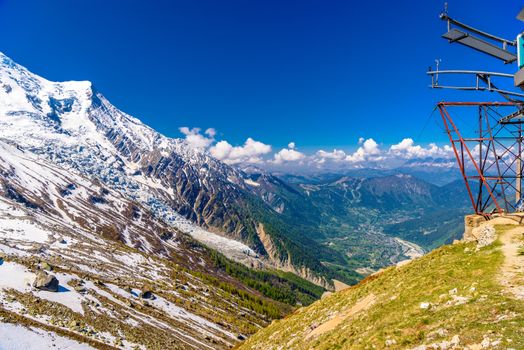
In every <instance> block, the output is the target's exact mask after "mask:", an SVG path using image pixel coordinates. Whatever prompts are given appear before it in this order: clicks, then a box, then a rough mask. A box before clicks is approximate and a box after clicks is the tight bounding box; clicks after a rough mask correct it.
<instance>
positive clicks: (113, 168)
mask: <svg viewBox="0 0 524 350" xmlns="http://www.w3.org/2000/svg"><path fill="white" fill-rule="evenodd" d="M0 124H1V127H0V130H1V131H0V334H2V336H1V337H0V348H11V346H16V348H18V346H22V345H23V344H22V343H20V342H21V341H22V339H28V341H30V340H31V339H33V341H32V343H31V344H32V346H33V348H34V346H36V344H39V346H40V345H41V346H42V347H41V348H46V347H52V346H59V347H61V348H64V347H68V348H71V347H73V348H77V347H78V348H91V347H95V348H101V349H109V348H116V347H119V348H120V347H124V348H152V349H167V348H170V349H176V348H184V349H185V348H194V349H206V348H207V349H215V348H230V347H232V346H234V345H235V344H236V343H238V342H239V341H241V340H243V339H244V338H245V337H247V336H248V335H250V334H252V333H253V332H255V331H256V330H258V329H260V327H263V326H264V325H266V324H267V323H268V322H270V320H272V319H274V318H279V317H282V316H283V315H285V314H287V313H288V312H290V311H291V310H292V308H293V307H295V305H297V304H309V303H311V302H312V301H314V300H315V299H317V298H318V297H319V296H320V295H321V293H322V291H323V288H321V287H319V286H316V285H314V284H312V283H310V282H307V281H305V280H302V279H301V278H299V277H297V276H296V275H293V274H291V273H286V272H282V271H277V270H274V269H273V268H272V266H273V265H272V264H271V262H270V261H269V260H268V259H267V258H265V257H264V256H262V255H261V254H260V252H261V251H262V249H261V245H260V244H258V245H257V243H256V241H254V238H253V237H254V236H250V231H249V230H248V229H247V227H248V224H249V221H246V220H249V216H246V215H245V214H244V212H243V210H246V209H247V208H243V207H241V206H240V205H239V204H238V203H241V201H242V200H245V201H246V203H247V202H248V201H249V200H250V198H249V197H247V193H246V192H245V191H244V188H245V186H246V185H245V184H244V180H243V178H242V174H241V173H240V172H238V171H236V170H235V169H233V168H231V167H228V166H226V165H224V164H222V163H220V162H218V161H216V160H214V159H213V158H211V157H209V156H208V155H207V154H205V153H202V152H199V151H198V150H194V149H191V148H189V147H188V146H187V145H186V144H184V142H183V141H181V140H174V139H168V138H166V137H163V136H162V135H160V134H158V133H157V132H155V131H154V130H152V129H150V128H148V127H147V126H145V125H143V124H141V123H140V122H139V121H138V120H136V119H134V118H132V117H130V116H128V115H126V114H124V113H122V112H120V111H119V110H117V109H116V108H115V107H113V106H112V105H111V104H109V102H108V101H107V100H105V99H104V97H103V96H102V95H101V94H100V93H98V92H97V91H96V90H95V89H94V88H93V87H92V85H91V83H89V82H65V83H53V82H50V81H47V80H45V79H43V78H40V77H38V76H36V75H34V74H32V73H30V72H29V71H27V70H26V69H25V68H23V67H21V66H19V65H17V64H16V63H14V62H13V61H12V60H11V59H9V58H8V57H6V56H4V55H0ZM226 194H227V196H226ZM246 218H247V219H246ZM198 225H201V226H202V227H205V228H208V229H207V230H206V229H203V228H201V226H198ZM219 228H222V229H223V231H220V232H227V233H228V234H229V237H235V238H237V239H238V240H233V239H231V238H226V237H225V236H222V235H219V234H217V233H213V232H212V231H217V232H218V230H219ZM254 229H255V228H253V230H254ZM241 239H243V240H244V241H245V242H246V243H247V244H249V245H250V246H251V247H252V248H251V247H250V246H248V245H247V244H245V243H241V242H240V240H241ZM198 241H201V242H203V243H204V244H205V245H203V244H202V243H199V242H198ZM209 247H210V248H209ZM212 248H220V250H221V251H222V252H224V253H225V254H226V255H227V256H228V257H229V258H230V259H232V260H230V259H229V258H226V257H225V256H224V255H222V254H221V253H219V252H217V251H216V250H212ZM256 250H258V251H259V252H257V251H256ZM235 261H236V262H235ZM248 266H249V267H248ZM252 266H255V267H265V268H264V269H263V270H253V269H251V268H250V267H252ZM23 326H24V327H23ZM25 327H27V328H25ZM34 339H39V340H38V341H34ZM21 344H22V345H21ZM80 344H84V345H85V346H84V345H80Z"/></svg>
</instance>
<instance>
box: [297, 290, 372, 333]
mask: <svg viewBox="0 0 524 350" xmlns="http://www.w3.org/2000/svg"><path fill="white" fill-rule="evenodd" d="M376 300H377V298H376V297H375V295H374V294H369V295H367V296H366V297H365V298H362V299H360V300H359V301H357V303H356V304H355V305H353V307H352V308H350V309H349V310H347V311H346V312H344V313H343V314H341V315H338V316H335V317H333V318H332V319H330V320H329V321H326V322H324V323H322V324H321V325H320V326H318V327H317V328H315V329H313V331H312V332H311V333H309V334H308V335H307V336H306V339H309V338H311V337H316V336H319V335H321V334H323V333H326V332H329V331H331V330H333V329H335V327H337V326H338V325H339V324H341V323H342V322H343V321H344V320H346V319H347V318H349V317H352V316H354V315H356V314H358V313H359V312H362V311H364V310H367V309H369V308H370V307H371V306H373V304H375V302H376Z"/></svg>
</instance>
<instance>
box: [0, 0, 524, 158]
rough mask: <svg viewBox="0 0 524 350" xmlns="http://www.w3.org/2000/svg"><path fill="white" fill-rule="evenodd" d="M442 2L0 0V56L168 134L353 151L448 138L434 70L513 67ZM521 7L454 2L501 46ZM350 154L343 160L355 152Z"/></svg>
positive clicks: (514, 30)
mask: <svg viewBox="0 0 524 350" xmlns="http://www.w3.org/2000/svg"><path fill="white" fill-rule="evenodd" d="M442 8H443V1H415V0H413V1H407V0H406V1H307V0H305V1H304V0H301V1H282V0H280V1H273V0H263V1H258V0H250V1H245V0H238V1H230V0H221V1H198V0H194V1H190V0H182V1H136V0H125V1H124V0H113V1H111V0H105V1H101V0H92V1H68V0H49V1H31V0H0V33H2V35H1V36H0V51H3V52H4V53H5V54H7V55H8V56H10V57H11V58H13V59H14V60H15V61H16V62H18V63H20V64H22V65H24V66H26V67H28V68H29V69H30V70H31V71H33V72H35V73H37V74H39V75H42V76H44V77H46V78H48V79H50V80H90V81H92V82H93V83H94V84H95V86H96V87H97V88H98V90H99V91H101V92H102V93H103V94H104V95H105V96H106V97H107V98H108V99H109V100H110V101H111V102H112V103H113V104H115V105H116V106H117V107H119V108H120V109H122V110H124V111H126V112H128V113H129V114H131V115H134V116H136V117H138V118H140V119H141V120H143V121H144V122H145V123H146V124H149V125H150V126H152V127H154V128H155V129H157V130H159V131H161V132H162V133H164V134H166V135H168V136H180V135H181V134H180V132H179V127H181V126H187V127H190V128H191V127H199V128H202V130H205V129H207V128H214V129H215V130H216V132H217V134H216V135H215V136H214V139H215V140H227V141H228V143H229V144H230V145H233V146H235V145H242V144H243V143H244V142H245V140H246V138H248V137H251V138H253V139H254V140H257V141H261V142H263V143H265V144H268V145H272V149H273V150H275V151H276V150H279V149H280V148H282V147H286V145H287V144H288V143H289V142H291V141H293V142H295V144H296V146H297V147H298V149H299V150H302V151H306V152H310V153H311V152H314V151H316V150H318V149H324V150H332V149H333V148H338V149H344V150H349V151H354V150H355V149H356V148H357V147H358V145H357V141H358V139H359V138H360V137H363V138H365V139H368V138H373V139H374V140H375V141H376V142H377V143H378V144H379V145H380V146H381V147H383V148H384V147H389V145H392V144H396V143H398V142H400V141H401V140H402V139H404V138H406V137H411V138H414V139H415V142H416V143H421V144H423V145H427V144H428V143H429V142H444V141H445V135H443V133H442V131H441V130H440V129H439V128H437V127H436V125H435V123H433V122H430V123H429V124H428V125H427V126H426V127H425V128H424V126H425V125H426V123H427V119H428V116H429V115H430V113H431V111H432V109H433V107H434V105H435V103H436V102H437V101H439V100H442V99H451V100H459V99H471V100H479V99H489V98H492V97H493V96H492V95H484V96H482V95H478V94H468V93H456V92H453V93H445V92H442V91H436V90H431V89H429V88H427V84H428V82H429V79H428V77H427V76H426V75H425V71H426V69H427V67H428V66H430V65H432V64H433V62H434V59H435V58H441V59H442V60H443V62H442V66H441V67H442V68H467V69H487V70H496V71H508V72H512V71H513V70H516V68H515V67H516V65H512V66H504V65H503V64H502V63H499V62H498V61H497V60H495V59H492V58H487V57H484V56H482V55H481V54H477V53H475V52H473V51H470V50H468V49H466V48H463V47H460V46H457V45H449V44H448V43H447V42H446V41H445V40H443V39H441V38H440V35H441V34H442V33H443V32H444V31H445V24H444V23H443V22H441V21H440V20H439V19H438V14H439V13H440V12H441V10H442ZM519 10H520V4H518V2H517V1H509V0H503V1H473V0H463V1H449V11H450V15H451V16H454V17H457V18H458V19H460V20H462V21H464V22H466V23H471V24H472V25H477V26H479V27H481V28H483V29H485V30H486V31H491V32H493V33H495V34H499V35H501V36H504V37H508V38H513V37H514V36H516V34H518V33H519V32H520V31H522V30H523V29H524V23H521V22H519V21H517V20H516V19H515V15H516V13H517V12H518V11H519ZM349 151H348V152H349Z"/></svg>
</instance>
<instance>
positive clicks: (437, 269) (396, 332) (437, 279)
mask: <svg viewBox="0 0 524 350" xmlns="http://www.w3.org/2000/svg"><path fill="white" fill-rule="evenodd" d="M509 223H510V224H511V225H508V224H509ZM493 225H494V226H493ZM493 227H494V228H493ZM523 234H524V226H515V221H512V220H507V219H495V220H494V221H492V222H489V223H488V224H487V225H486V226H484V227H483V228H481V230H480V231H478V232H477V235H476V240H470V241H462V242H460V243H457V244H453V245H448V246H444V247H442V248H439V249H437V250H435V251H433V252H431V253H429V254H427V255H425V256H423V257H421V258H418V259H415V260H413V261H410V262H407V263H401V264H398V265H397V266H392V267H389V268H387V269H386V270H384V271H381V272H379V273H376V274H374V275H372V276H370V277H368V278H366V279H365V280H363V281H362V282H361V283H359V284H358V285H356V286H354V287H351V288H348V289H346V290H343V291H340V292H335V293H333V294H331V295H328V296H326V297H324V298H322V300H320V301H318V302H316V303H314V304H313V305H311V306H309V307H305V308H301V309H298V310H296V311H295V312H294V313H293V314H292V315H290V316H288V317H286V318H285V319H283V320H280V321H274V322H273V323H272V324H271V325H270V326H269V327H267V328H266V329H263V330H261V331H260V332H258V333H257V334H255V335H254V336H253V337H251V338H250V339H248V340H247V341H246V342H245V343H244V344H243V345H242V346H240V349H413V350H415V349H416V350H428V349H432V350H435V349H441V350H442V349H463V350H465V349H469V350H473V349H521V348H522V347H523V346H524V334H523V332H522V327H521V325H522V322H524V299H523V295H524V294H523V293H522V279H523V277H524V274H523V271H524V259H523V257H522V250H523V249H524V239H523ZM497 238H498V239H497ZM495 239H497V240H496V241H495V242H494V240H495Z"/></svg>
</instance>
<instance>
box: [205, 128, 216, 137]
mask: <svg viewBox="0 0 524 350" xmlns="http://www.w3.org/2000/svg"><path fill="white" fill-rule="evenodd" d="M205 134H206V135H207V136H209V137H215V135H216V134H217V131H216V130H215V129H214V128H208V129H206V131H205Z"/></svg>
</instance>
